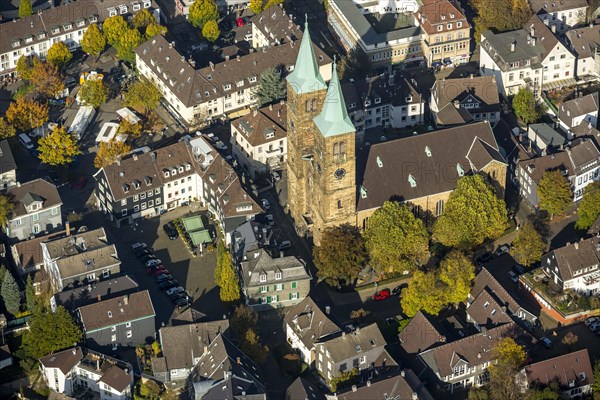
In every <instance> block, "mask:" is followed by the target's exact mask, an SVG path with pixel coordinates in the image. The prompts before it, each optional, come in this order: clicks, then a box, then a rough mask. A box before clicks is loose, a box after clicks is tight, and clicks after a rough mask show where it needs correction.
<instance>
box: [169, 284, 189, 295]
mask: <svg viewBox="0 0 600 400" xmlns="http://www.w3.org/2000/svg"><path fill="white" fill-rule="evenodd" d="M181 292H185V289H184V288H182V287H181V286H177V287H174V288H171V289H169V290H167V296H171V295H173V294H176V293H181Z"/></svg>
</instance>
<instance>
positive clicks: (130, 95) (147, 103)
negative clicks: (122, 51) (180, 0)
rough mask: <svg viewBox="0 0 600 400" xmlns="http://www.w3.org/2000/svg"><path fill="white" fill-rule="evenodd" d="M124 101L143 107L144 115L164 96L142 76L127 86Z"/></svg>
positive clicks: (127, 103)
mask: <svg viewBox="0 0 600 400" xmlns="http://www.w3.org/2000/svg"><path fill="white" fill-rule="evenodd" d="M194 4H195V3H194ZM123 96H124V103H125V105H126V106H128V107H133V108H143V110H144V115H145V116H148V113H149V112H150V110H153V109H155V108H156V107H158V104H159V102H160V99H161V97H162V95H161V93H160V91H159V90H158V89H157V88H156V86H154V84H153V83H152V82H150V81H149V80H147V79H144V78H140V79H139V80H137V81H135V82H134V83H133V84H132V85H130V86H129V87H128V88H127V91H126V92H125V93H124V94H123Z"/></svg>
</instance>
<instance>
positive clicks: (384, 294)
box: [373, 289, 392, 301]
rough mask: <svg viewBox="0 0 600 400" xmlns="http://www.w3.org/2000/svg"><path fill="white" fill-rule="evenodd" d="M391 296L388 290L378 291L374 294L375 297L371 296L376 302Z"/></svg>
mask: <svg viewBox="0 0 600 400" xmlns="http://www.w3.org/2000/svg"><path fill="white" fill-rule="evenodd" d="M391 296H392V292H390V289H383V290H380V291H379V292H377V293H375V296H373V299H374V300H376V301H381V300H385V299H387V298H389V297H391Z"/></svg>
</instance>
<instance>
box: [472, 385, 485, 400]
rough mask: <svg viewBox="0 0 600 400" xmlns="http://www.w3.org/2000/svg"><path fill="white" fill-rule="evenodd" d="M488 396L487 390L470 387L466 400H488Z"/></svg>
mask: <svg viewBox="0 0 600 400" xmlns="http://www.w3.org/2000/svg"><path fill="white" fill-rule="evenodd" d="M489 398H490V396H489V394H488V390H487V388H486V387H485V386H484V387H477V386H471V388H470V389H469V397H468V400H489Z"/></svg>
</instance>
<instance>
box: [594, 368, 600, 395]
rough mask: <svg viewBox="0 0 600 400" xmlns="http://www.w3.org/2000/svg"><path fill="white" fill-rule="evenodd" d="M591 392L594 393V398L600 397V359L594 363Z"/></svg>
mask: <svg viewBox="0 0 600 400" xmlns="http://www.w3.org/2000/svg"><path fill="white" fill-rule="evenodd" d="M592 392H593V393H594V400H597V399H598V397H600V396H599V395H600V360H598V361H596V364H594V383H592Z"/></svg>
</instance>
